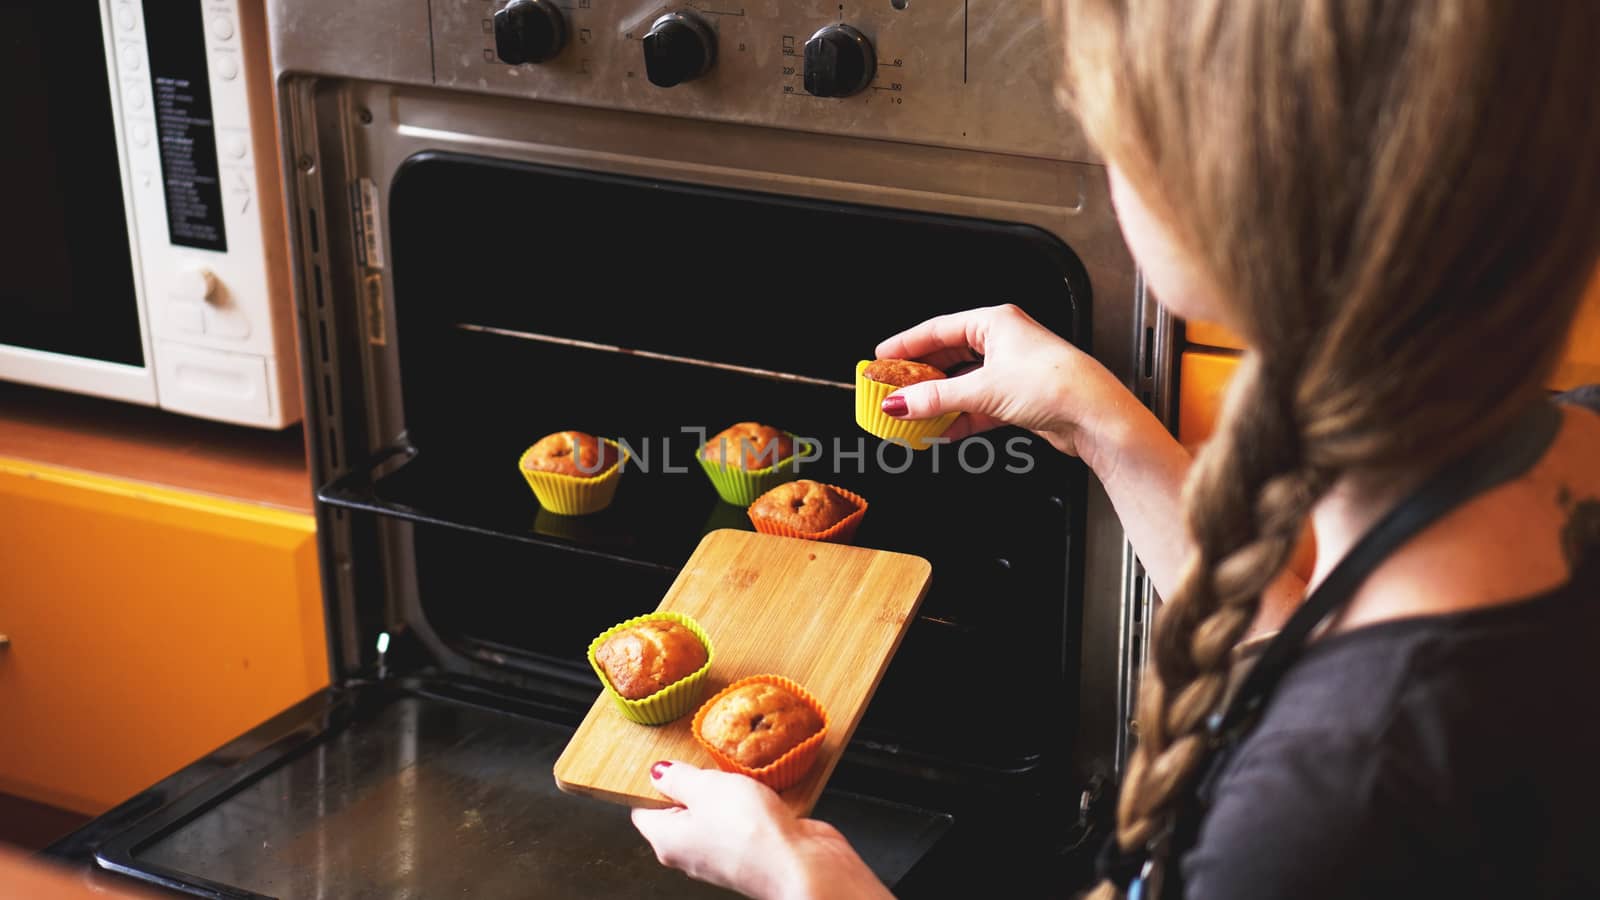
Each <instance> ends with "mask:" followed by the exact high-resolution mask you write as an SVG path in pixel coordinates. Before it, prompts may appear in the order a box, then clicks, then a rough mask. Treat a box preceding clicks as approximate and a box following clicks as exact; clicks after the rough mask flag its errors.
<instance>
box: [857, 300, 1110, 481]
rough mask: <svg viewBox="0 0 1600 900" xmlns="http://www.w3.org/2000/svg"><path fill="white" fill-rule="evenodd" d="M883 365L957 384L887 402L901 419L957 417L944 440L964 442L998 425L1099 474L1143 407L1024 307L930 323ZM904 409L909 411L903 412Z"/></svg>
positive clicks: (916, 388) (920, 388)
mask: <svg viewBox="0 0 1600 900" xmlns="http://www.w3.org/2000/svg"><path fill="white" fill-rule="evenodd" d="M876 353H877V357H878V358H879V359H920V360H922V361H924V362H927V363H928V364H929V365H932V366H936V367H938V368H940V369H945V370H947V371H948V370H950V369H953V368H956V367H959V366H960V365H962V364H963V363H970V362H978V361H980V360H981V365H979V366H978V367H977V368H975V369H971V370H970V371H967V372H964V373H962V374H958V375H956V376H955V377H953V378H946V379H941V380H937V381H924V382H922V383H920V384H914V385H911V386H909V387H904V388H901V389H900V390H898V391H895V392H894V393H893V394H890V395H889V396H888V397H887V398H885V400H884V402H883V411H884V412H885V413H887V414H888V415H891V416H894V417H896V418H906V419H931V418H934V417H936V416H940V415H943V414H944V413H947V412H950V411H953V410H959V411H961V412H962V413H964V415H962V416H961V417H960V418H958V419H956V421H955V422H954V423H953V424H952V425H951V426H950V429H949V430H948V431H946V432H945V437H947V438H949V439H950V440H952V441H959V440H961V439H962V438H964V437H967V436H968V435H972V434H977V433H979V432H983V431H987V430H989V429H991V428H994V427H996V426H999V425H1005V424H1010V425H1016V426H1019V427H1022V428H1026V429H1028V430H1029V431H1032V432H1033V433H1035V434H1037V435H1039V436H1040V437H1042V438H1044V439H1045V440H1047V441H1049V442H1050V443H1051V445H1052V446H1054V447H1055V448H1056V449H1057V450H1060V451H1061V452H1063V453H1067V454H1071V455H1073V456H1079V457H1082V458H1083V460H1084V462H1086V463H1088V464H1089V466H1090V467H1091V468H1094V469H1096V470H1097V471H1098V469H1099V466H1098V460H1097V459H1096V457H1097V456H1101V455H1103V454H1102V453H1101V451H1102V450H1103V449H1106V447H1107V444H1108V442H1106V441H1103V440H1102V437H1103V435H1104V433H1105V431H1106V430H1107V429H1111V428H1115V427H1116V426H1117V425H1118V423H1119V422H1120V421H1121V419H1122V418H1123V416H1124V415H1125V414H1126V412H1128V411H1129V404H1133V405H1134V406H1137V401H1136V400H1135V399H1134V397H1133V395H1132V394H1130V393H1129V392H1128V390H1127V389H1126V388H1125V387H1123V385H1122V383H1121V382H1119V381H1118V380H1117V379H1116V376H1114V375H1112V374H1111V373H1110V372H1109V371H1108V370H1107V369H1106V368H1105V367H1104V366H1102V365H1100V363H1099V362H1097V361H1096V360H1095V359H1094V358H1093V357H1091V356H1089V355H1088V354H1087V353H1084V352H1083V351H1081V350H1079V349H1078V348H1076V347H1074V346H1072V345H1071V344H1069V343H1067V342H1066V341H1065V340H1062V339H1061V338H1060V337H1057V336H1056V335H1055V334H1053V333H1052V332H1050V331H1049V330H1048V329H1046V328H1045V327H1044V326H1043V325H1040V324H1039V323H1038V322H1036V321H1034V320H1033V319H1032V318H1031V317H1030V316H1029V315H1028V314H1027V313H1025V312H1023V311H1022V310H1021V309H1019V308H1017V307H1016V306H1013V305H1010V304H1007V305H1004V306H990V307H985V308H983V309H972V310H967V311H966V312H958V313H951V314H949V315H944V316H938V317H936V318H933V319H929V320H927V321H926V322H923V323H922V324H920V325H917V326H915V327H913V328H910V329H908V330H906V331H902V332H901V333H899V334H897V335H895V336H894V337H891V338H889V339H888V340H885V341H884V342H883V343H881V344H879V345H878V347H877V350H876ZM897 401H900V402H903V404H904V406H903V407H900V406H898V405H897Z"/></svg>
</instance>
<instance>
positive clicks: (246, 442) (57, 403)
mask: <svg viewBox="0 0 1600 900" xmlns="http://www.w3.org/2000/svg"><path fill="white" fill-rule="evenodd" d="M0 456H6V457H12V458H16V459H24V460H28V461H31V462H36V463H44V464H47V465H54V466H61V467H64V468H68V469H76V470H79V471H84V472H92V473H94V474H97V475H104V476H108V477H112V478H121V479H126V480H129V481H135V482H143V483H147V484H152V485H158V486H160V487H166V488H172V489H175V490H181V491H190V492H194V493H199V494H205V495H208V496H213V497H220V498H223V499H228V500H237V501H242V502H245V503H256V504H260V505H263V506H270V507H275V508H278V509H284V510H288V511H291V512H302V513H306V514H310V513H311V511H312V491H311V479H310V475H309V474H308V472H309V468H308V467H307V463H306V455H305V439H304V434H303V432H302V430H301V428H300V427H299V426H294V427H292V428H288V429H285V430H283V431H276V432H272V431H262V430H259V429H254V428H245V427H242V426H237V425H226V424H222V423H219V422H209V421H205V420H202V419H194V418H190V417H188V416H180V415H176V414H173V413H169V412H165V411H163V410H160V409H155V408H151V407H144V406H137V405H134V404H128V403H119V402H116V401H111V400H102V399H99V398H96V397H85V396H81V395H77V394H69V393H62V392H59V391H49V390H43V389H40V388H33V387H27V386H24V385H17V384H11V383H6V382H0Z"/></svg>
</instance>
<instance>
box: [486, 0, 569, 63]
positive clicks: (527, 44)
mask: <svg viewBox="0 0 1600 900" xmlns="http://www.w3.org/2000/svg"><path fill="white" fill-rule="evenodd" d="M566 45H567V20H566V18H565V17H563V16H562V15H561V10H560V9H557V8H556V5H555V4H554V3H551V2H550V0H511V2H510V3H507V4H506V5H505V8H504V9H502V10H500V11H499V12H497V13H495V14H494V52H495V53H496V54H497V55H499V57H500V61H501V62H505V63H510V64H511V65H513V66H516V65H521V64H522V63H542V62H544V61H545V60H548V59H553V58H555V55H556V54H557V53H560V52H561V48H562V47H565V46H566Z"/></svg>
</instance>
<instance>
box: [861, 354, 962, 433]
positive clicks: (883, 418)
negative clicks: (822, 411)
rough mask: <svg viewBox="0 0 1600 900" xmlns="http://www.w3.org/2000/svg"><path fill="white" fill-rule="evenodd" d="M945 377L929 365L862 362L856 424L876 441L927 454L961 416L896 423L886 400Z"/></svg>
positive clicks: (906, 361)
mask: <svg viewBox="0 0 1600 900" xmlns="http://www.w3.org/2000/svg"><path fill="white" fill-rule="evenodd" d="M944 377H946V376H945V374H944V373H943V372H941V371H939V370H938V369H936V368H934V367H933V366H930V365H928V364H927V363H920V362H916V361H915V360H909V359H875V360H865V359H864V360H861V361H860V362H858V363H856V424H857V425H859V426H861V429H862V430H863V431H865V432H867V433H868V434H870V435H872V436H873V437H877V438H882V439H883V440H886V441H892V442H894V443H899V444H905V445H906V446H908V447H910V448H911V449H913V450H926V449H928V448H929V447H932V446H933V445H934V443H935V441H934V439H935V438H937V437H938V436H939V435H941V434H944V433H945V431H947V430H948V429H949V428H950V424H951V423H952V422H954V421H955V420H956V417H957V416H959V415H961V413H959V412H948V413H945V414H944V415H942V416H938V417H936V418H932V419H896V418H894V417H893V416H890V415H887V414H886V413H884V411H883V399H884V398H885V397H887V396H889V395H890V394H892V393H894V392H895V391H897V390H899V389H901V388H903V387H907V386H909V385H913V384H919V383H921V382H924V381H934V380H937V379H941V378H944Z"/></svg>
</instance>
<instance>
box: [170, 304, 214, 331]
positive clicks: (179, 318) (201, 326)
mask: <svg viewBox="0 0 1600 900" xmlns="http://www.w3.org/2000/svg"><path fill="white" fill-rule="evenodd" d="M167 322H168V323H169V324H170V325H172V327H173V328H175V329H177V330H178V331H181V332H183V333H185V334H201V333H203V332H204V331H205V330H206V324H205V315H204V313H202V312H201V306H200V304H198V303H179V302H175V303H169V304H167Z"/></svg>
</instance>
